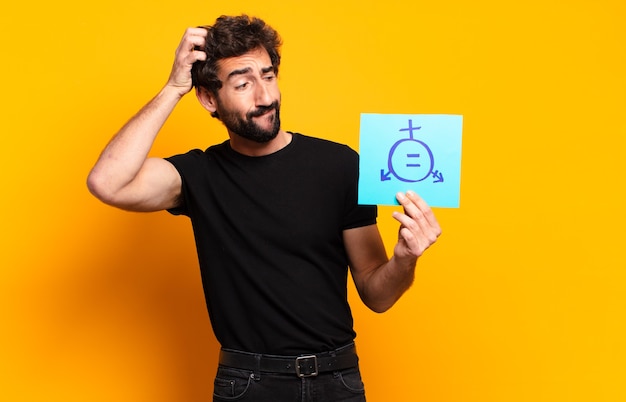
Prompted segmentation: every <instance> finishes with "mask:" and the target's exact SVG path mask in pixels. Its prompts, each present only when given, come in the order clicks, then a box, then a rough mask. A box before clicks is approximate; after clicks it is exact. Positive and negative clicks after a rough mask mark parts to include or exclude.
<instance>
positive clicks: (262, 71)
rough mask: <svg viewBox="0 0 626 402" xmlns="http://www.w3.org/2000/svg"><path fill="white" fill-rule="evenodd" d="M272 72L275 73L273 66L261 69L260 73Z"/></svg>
mask: <svg viewBox="0 0 626 402" xmlns="http://www.w3.org/2000/svg"><path fill="white" fill-rule="evenodd" d="M273 71H276V69H275V68H274V66H267V67H264V68H262V69H261V73H263V74H267V73H271V72H273Z"/></svg>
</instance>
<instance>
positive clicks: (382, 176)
mask: <svg viewBox="0 0 626 402" xmlns="http://www.w3.org/2000/svg"><path fill="white" fill-rule="evenodd" d="M389 176H391V172H387V173H385V169H380V181H387V180H391V177H389Z"/></svg>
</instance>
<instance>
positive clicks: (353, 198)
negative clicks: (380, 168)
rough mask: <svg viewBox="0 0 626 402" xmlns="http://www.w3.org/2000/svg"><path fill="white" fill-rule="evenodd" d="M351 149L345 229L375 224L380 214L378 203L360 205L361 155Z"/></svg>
mask: <svg viewBox="0 0 626 402" xmlns="http://www.w3.org/2000/svg"><path fill="white" fill-rule="evenodd" d="M348 149H349V150H350V156H349V158H348V161H349V163H348V164H347V166H348V168H347V169H346V171H347V183H348V184H347V185H348V193H347V197H346V214H345V215H344V216H345V219H344V224H343V229H344V230H346V229H354V228H358V227H362V226H368V225H373V224H375V223H376V218H377V216H378V207H377V206H376V205H359V199H358V197H359V196H358V194H359V191H358V186H359V155H358V154H357V153H356V151H354V150H352V149H350V148H348Z"/></svg>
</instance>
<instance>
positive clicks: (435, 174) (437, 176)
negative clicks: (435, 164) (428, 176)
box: [432, 170, 443, 183]
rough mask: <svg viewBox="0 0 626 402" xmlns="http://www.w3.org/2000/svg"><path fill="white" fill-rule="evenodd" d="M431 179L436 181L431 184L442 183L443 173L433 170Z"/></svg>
mask: <svg viewBox="0 0 626 402" xmlns="http://www.w3.org/2000/svg"><path fill="white" fill-rule="evenodd" d="M432 175H433V177H434V178H435V179H437V180H435V181H433V183H443V173H441V172H439V171H438V170H435V171H434V172H433V173H432Z"/></svg>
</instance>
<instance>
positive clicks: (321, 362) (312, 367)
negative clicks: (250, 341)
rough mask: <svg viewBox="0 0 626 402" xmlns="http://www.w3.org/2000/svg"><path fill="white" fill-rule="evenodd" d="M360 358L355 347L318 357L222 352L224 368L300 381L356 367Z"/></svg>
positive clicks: (221, 362)
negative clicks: (272, 374) (284, 376)
mask: <svg viewBox="0 0 626 402" xmlns="http://www.w3.org/2000/svg"><path fill="white" fill-rule="evenodd" d="M358 362H359V358H358V356H357V354H356V348H355V347H354V345H350V346H346V347H344V348H341V349H337V350H336V351H334V352H325V353H320V354H316V355H313V354H312V355H301V356H274V355H261V354H254V353H246V352H238V351H234V350H229V349H222V350H221V351H220V365H223V366H227V367H232V368H237V369H242V370H252V371H257V372H268V373H280V374H295V375H297V376H298V377H313V376H316V375H318V374H319V373H324V372H328V371H337V370H345V369H348V368H352V367H356V366H357V364H358Z"/></svg>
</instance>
